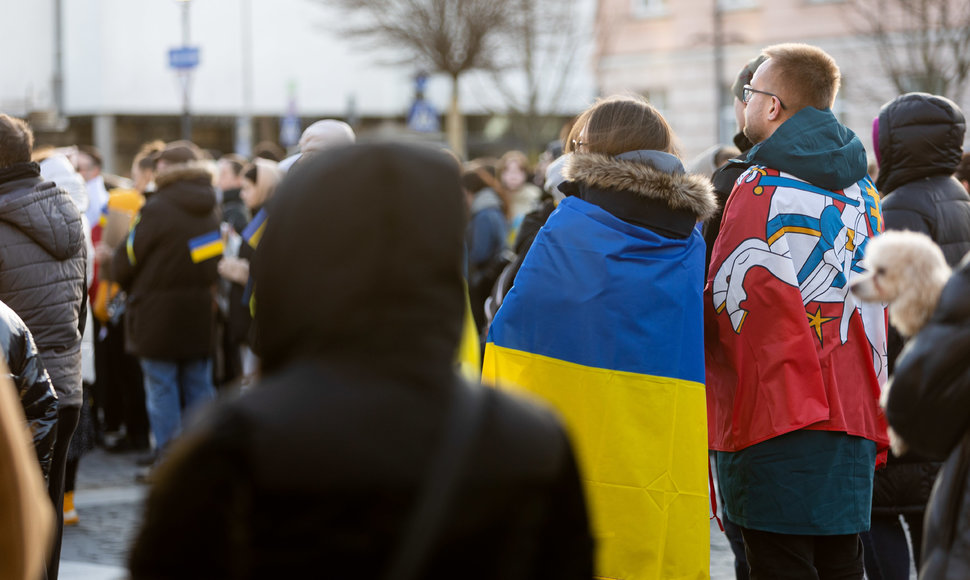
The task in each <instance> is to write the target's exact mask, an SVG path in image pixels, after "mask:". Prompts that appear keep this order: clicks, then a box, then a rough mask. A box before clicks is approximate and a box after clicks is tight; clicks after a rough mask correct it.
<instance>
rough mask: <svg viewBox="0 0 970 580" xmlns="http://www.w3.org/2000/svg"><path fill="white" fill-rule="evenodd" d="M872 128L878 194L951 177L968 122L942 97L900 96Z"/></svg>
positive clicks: (925, 94) (926, 94)
mask: <svg viewBox="0 0 970 580" xmlns="http://www.w3.org/2000/svg"><path fill="white" fill-rule="evenodd" d="M877 127H878V128H877V131H876V132H877V135H876V139H877V147H878V149H879V175H878V176H877V177H876V188H878V189H879V191H881V192H882V193H883V194H890V193H892V192H893V191H895V190H896V189H898V188H899V187H900V186H901V185H904V184H906V183H909V182H911V181H916V180H917V179H922V178H924V177H930V176H933V175H952V174H953V172H954V171H956V168H957V165H959V164H960V158H961V156H962V155H963V137H964V134H965V133H966V130H967V123H966V120H965V119H964V116H963V112H962V111H960V108H959V107H958V106H957V105H956V104H955V103H954V102H953V101H951V100H949V99H947V98H944V97H938V96H936V95H931V94H928V93H908V94H905V95H900V96H898V97H896V98H895V99H893V100H892V101H889V102H888V103H886V104H885V105H883V107H882V109H880V110H879V118H878V121H877Z"/></svg>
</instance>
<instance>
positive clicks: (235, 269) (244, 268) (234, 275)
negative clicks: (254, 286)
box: [218, 258, 249, 285]
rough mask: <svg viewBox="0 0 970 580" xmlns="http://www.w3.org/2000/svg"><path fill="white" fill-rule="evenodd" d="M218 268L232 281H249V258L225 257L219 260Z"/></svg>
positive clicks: (238, 282)
mask: <svg viewBox="0 0 970 580" xmlns="http://www.w3.org/2000/svg"><path fill="white" fill-rule="evenodd" d="M218 270H219V275H220V276H222V277H223V278H225V279H226V280H229V281H230V282H235V283H236V284H240V285H245V284H246V282H248V281H249V260H246V259H245V258H223V259H221V260H219V266H218Z"/></svg>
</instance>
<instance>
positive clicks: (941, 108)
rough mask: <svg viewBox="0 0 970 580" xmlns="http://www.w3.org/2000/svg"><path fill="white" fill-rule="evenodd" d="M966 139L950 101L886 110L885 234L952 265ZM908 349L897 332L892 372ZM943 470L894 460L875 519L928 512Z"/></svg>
mask: <svg viewBox="0 0 970 580" xmlns="http://www.w3.org/2000/svg"><path fill="white" fill-rule="evenodd" d="M965 132H966V122H965V120H964V117H963V113H962V112H961V111H960V109H959V107H957V105H956V104H954V103H953V102H952V101H950V100H948V99H945V98H943V97H937V96H934V95H929V94H926V93H909V94H906V95H901V96H899V97H897V98H895V99H893V100H892V101H890V102H889V103H887V104H886V105H885V106H883V107H882V109H881V110H880V111H879V130H878V137H879V144H878V146H879V160H880V170H879V175H878V177H877V180H876V187H877V188H878V189H879V191H880V192H881V193H882V195H883V201H882V213H883V219H884V222H885V228H886V230H911V231H917V232H922V233H924V234H926V235H928V236H929V237H930V238H932V240H933V241H934V242H936V244H937V245H939V246H940V248H942V249H943V255H944V256H945V257H946V260H947V262H948V263H949V264H950V266H954V265H956V264H957V263H958V262H959V261H960V259H961V258H962V257H963V256H964V254H966V253H967V252H968V251H970V195H967V192H966V190H965V189H964V188H963V186H962V185H960V182H958V181H957V180H956V179H954V178H953V177H952V175H953V172H954V171H955V170H956V167H957V165H958V164H959V163H960V158H961V156H962V155H963V137H964V133H965ZM902 348H903V339H902V337H901V336H900V335H899V333H898V332H896V330H895V328H890V331H889V370H890V373H891V372H893V369H894V368H895V364H896V357H897V356H899V352H900V350H902ZM938 469H939V463H938V462H933V461H928V460H927V459H926V458H924V457H921V456H920V455H919V454H916V453H912V452H911V453H908V454H906V455H904V456H903V457H899V458H897V457H895V456H890V458H889V463H888V464H887V466H886V469H885V470H882V471H879V472H877V474H876V478H875V481H874V488H873V513H883V514H893V513H919V512H920V511H922V508H923V506H924V505H925V502H926V500H927V498H929V492H930V489H931V487H932V485H933V481H934V480H935V478H936V472H937V470H938Z"/></svg>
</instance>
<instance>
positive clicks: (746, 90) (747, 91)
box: [741, 85, 785, 109]
mask: <svg viewBox="0 0 970 580" xmlns="http://www.w3.org/2000/svg"><path fill="white" fill-rule="evenodd" d="M751 93H761V94H762V95H768V96H769V97H774V98H776V99H778V104H779V105H781V108H782V109H784V108H785V103H783V102H782V101H781V97H779V96H778V95H776V94H775V93H769V92H768V91H759V90H758V89H756V88H754V87H752V86H751V85H744V87H743V88H742V89H741V102H742V103H745V104H747V102H748V101H750V100H751Z"/></svg>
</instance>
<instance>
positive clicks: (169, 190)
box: [149, 161, 217, 215]
mask: <svg viewBox="0 0 970 580" xmlns="http://www.w3.org/2000/svg"><path fill="white" fill-rule="evenodd" d="M213 177H214V176H213V172H212V169H211V164H210V163H208V162H206V161H189V162H187V163H178V164H176V165H172V166H169V167H166V168H165V170H164V171H162V172H161V173H159V174H158V176H156V177H155V184H156V186H157V187H158V189H157V190H156V191H155V193H153V194H152V195H151V196H150V197H149V200H151V199H152V198H154V197H156V196H159V197H162V198H165V199H167V200H169V201H170V202H171V203H174V204H176V205H177V206H179V207H181V208H182V209H183V210H185V211H187V212H189V213H192V214H200V215H203V214H207V213H209V212H211V211H212V210H213V209H214V208H215V206H216V203H217V201H216V192H215V189H214V188H213V185H212V181H213Z"/></svg>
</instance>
